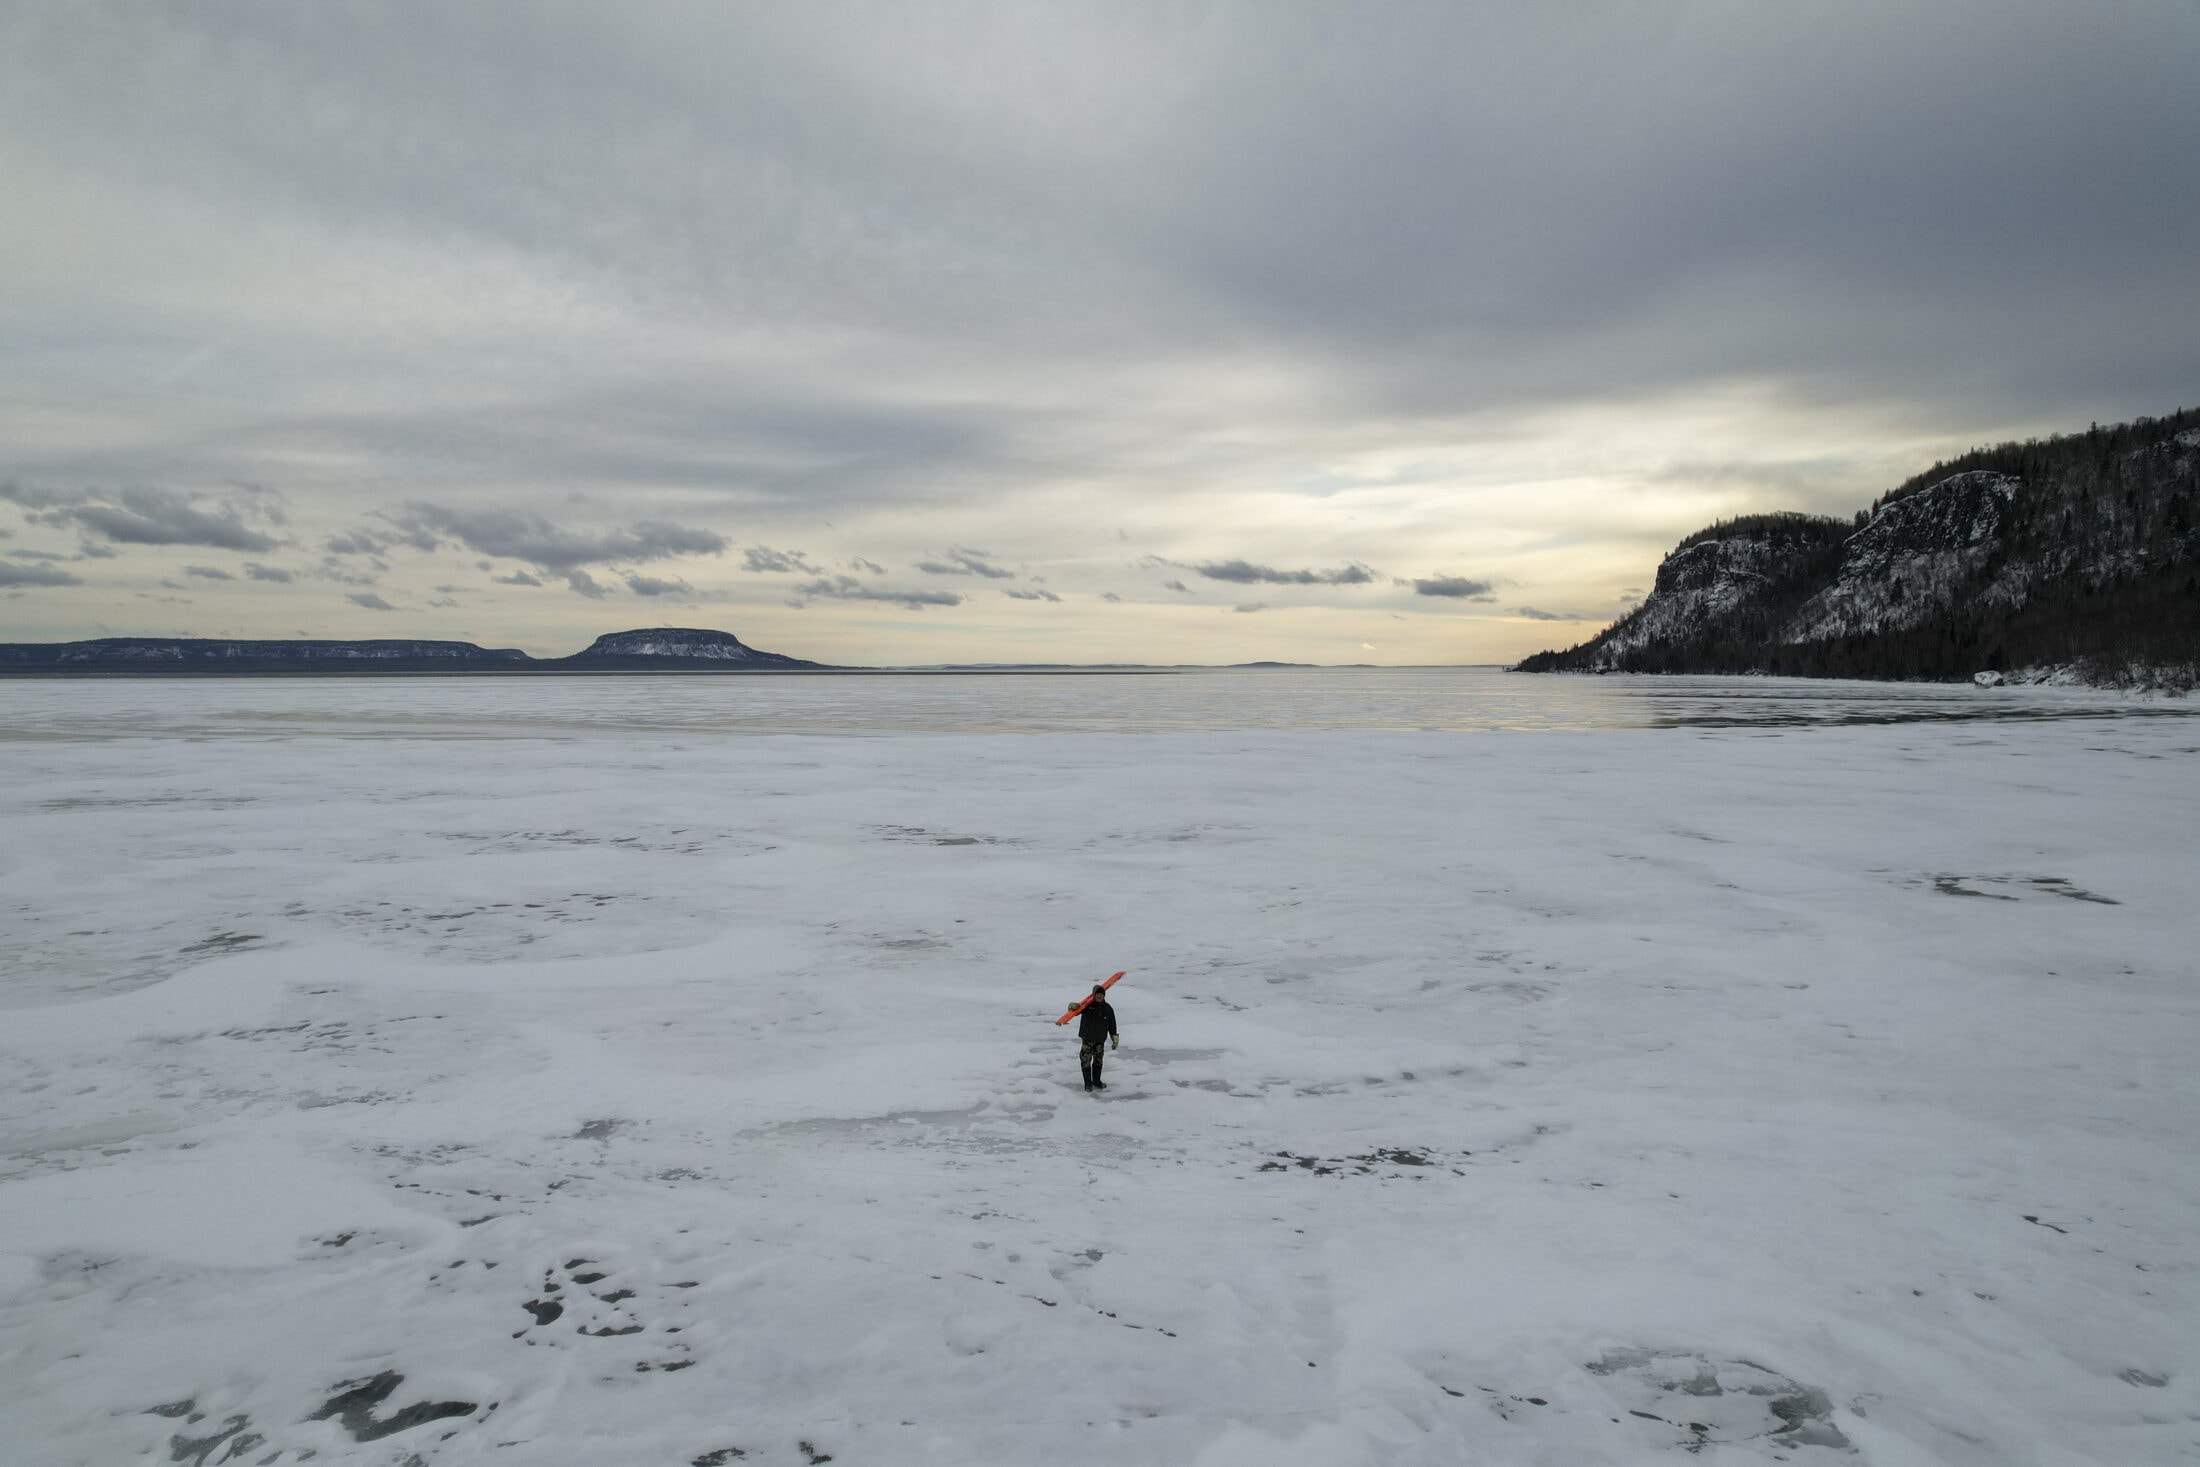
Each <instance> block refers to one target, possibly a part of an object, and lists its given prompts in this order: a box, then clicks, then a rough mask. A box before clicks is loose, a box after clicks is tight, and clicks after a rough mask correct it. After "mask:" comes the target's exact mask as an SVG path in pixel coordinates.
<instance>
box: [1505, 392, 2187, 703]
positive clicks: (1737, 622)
mask: <svg viewBox="0 0 2200 1467" xmlns="http://www.w3.org/2000/svg"><path fill="white" fill-rule="evenodd" d="M1520 670H1522V671H1525V672H1710V673H1736V672H1762V673H1780V674H1789V675H1794V676H1805V677H1865V678H1903V679H1909V678H1926V679H1956V678H1967V677H1970V676H1972V675H1973V674H1975V673H1978V672H1982V671H1993V672H2008V673H2028V674H2031V675H2035V676H2039V675H2046V674H2047V673H2049V672H2056V673H2061V674H2064V675H2069V676H2075V677H2078V678H2082V679H2084V680H2086V681H2091V682H2101V683H2117V684H2142V685H2169V686H2177V687H2190V686H2191V685H2192V684H2193V682H2194V680H2195V677H2196V675H2200V410H2193V411H2187V412H2181V413H2176V414H2173V415H2171V416H2169V417H2166V418H2141V419H2138V420H2136V421H2134V422H2130V423H2124V424H2119V425H2117V426H2115V427H2108V428H2103V427H2094V428H2092V429H2090V430H2089V431H2087V432H2085V433H2082V434H2073V435H2070V436H2067V437H2065V436H2056V437H2053V438H2048V439H2034V440H2030V441H2027V442H2024V443H2005V444H2001V445H1999V446H1997V447H1993V448H1981V449H1976V450H1974V451H1972V452H1970V453H1967V454H1964V455H1963V456H1962V457H1960V458H1957V459H1954V460H1952V461H1949V462H1946V463H1939V464H1935V465H1934V466H1933V467H1932V468H1931V469H1929V470H1927V471H1926V472H1925V473H1922V474H1919V475H1918V476H1916V477H1915V478H1913V479H1911V480H1910V481H1909V482H1907V483H1905V484H1903V485H1901V486H1899V487H1898V488H1896V489H1894V490H1893V491H1892V492H1890V493H1888V494H1887V495H1886V496H1884V497H1883V498H1881V499H1880V500H1879V501H1877V502H1876V503H1875V504H1873V505H1872V507H1871V508H1870V509H1869V510H1867V511H1862V512H1860V513H1858V515H1857V516H1856V517H1855V518H1854V519H1853V520H1839V519H1829V518H1823V517H1820V516H1816V515H1802V514H1775V515H1755V516H1750V517H1748V518H1745V519H1738V520H1732V521H1728V522H1725V523H1722V524H1718V525H1713V526H1711V527H1710V528H1708V529H1705V530H1700V531H1698V532H1697V533H1695V534H1693V535H1690V536H1689V537H1688V538H1687V539H1685V540H1683V541H1681V543H1680V544H1679V545H1678V546H1676V547H1675V548H1674V549H1673V551H1672V553H1671V554H1669V555H1668V556H1666V558H1665V560H1664V562H1663V563H1662V564H1661V565H1660V566H1659V567H1658V573H1657V582H1656V585H1655V588H1654V589H1653V590H1652V592H1651V594H1650V595H1649V597H1648V598H1646V599H1645V600H1644V602H1643V604H1642V605H1640V606H1638V607H1637V608H1635V610H1633V611H1631V612H1629V613H1628V614H1627V615H1626V616H1624V617H1622V618H1621V619H1620V620H1619V621H1617V622H1615V623H1613V624H1612V625H1611V626H1609V627H1607V628H1605V629H1604V630H1603V631H1602V632H1600V633H1598V634H1597V635H1596V636H1595V637H1592V638H1591V639H1590V640H1588V641H1586V642H1583V643H1582V644H1581V645H1579V646H1577V647H1572V648H1569V649H1567V650H1566V651H1563V652H1539V653H1537V654H1536V655H1535V656H1533V657H1530V658H1528V659H1527V660H1526V661H1525V662H1523V663H1521V664H1520Z"/></svg>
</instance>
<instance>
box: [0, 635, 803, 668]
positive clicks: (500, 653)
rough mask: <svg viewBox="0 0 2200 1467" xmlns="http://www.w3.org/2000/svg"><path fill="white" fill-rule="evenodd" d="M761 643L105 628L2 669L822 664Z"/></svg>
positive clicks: (33, 651)
mask: <svg viewBox="0 0 2200 1467" xmlns="http://www.w3.org/2000/svg"><path fill="white" fill-rule="evenodd" d="M825 666H826V664H824V663H820V662H805V661H803V660H802V659H801V658H799V657H787V656H783V655H782V654H780V653H777V652H760V651H758V650H757V649H756V648H754V647H751V646H748V645H747V644H746V643H744V642H743V641H742V640H741V639H740V638H739V637H736V636H734V635H733V634H732V633H731V632H718V631H708V630H704V629H701V628H696V627H649V628H645V629H642V630H638V631H630V632H612V633H609V634H608V635H605V636H601V637H598V638H597V639H596V640H595V641H594V642H592V643H590V644H589V646H588V647H586V648H585V649H583V650H582V651H580V652H577V653H575V654H574V655H572V656H571V657H552V658H536V657H530V656H528V655H527V654H526V653H525V652H522V651H520V650H519V649H518V648H516V647H499V648H488V647H479V646H476V645H475V644H474V643H472V642H430V641H406V640H373V641H312V640H307V639H304V638H301V639H299V640H297V641H288V642H286V641H273V640H261V639H230V638H205V637H99V638H95V639H93V640H90V641H84V642H14V643H0V675H4V674H13V675H26V674H27V675H42V676H47V677H53V676H63V677H68V676H83V677H194V676H196V677H236V676H262V675H275V676H280V675H283V674H311V675H314V676H322V675H327V674H332V673H333V674H368V675H373V674H382V675H387V674H392V673H484V672H486V673H560V672H718V673H725V672H774V671H780V672H784V671H801V670H805V669H823V668H824V667H825Z"/></svg>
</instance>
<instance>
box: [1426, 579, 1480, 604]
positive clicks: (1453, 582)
mask: <svg viewBox="0 0 2200 1467" xmlns="http://www.w3.org/2000/svg"><path fill="white" fill-rule="evenodd" d="M1492 584H1493V583H1492V582H1489V581H1478V580H1475V579H1473V578H1472V577H1470V576H1430V577H1428V578H1427V579H1426V580H1417V581H1415V582H1414V583H1413V594H1414V595H1416V596H1450V597H1453V598H1456V599H1472V600H1480V599H1482V598H1483V597H1486V596H1488V595H1489V594H1490V588H1491V586H1492Z"/></svg>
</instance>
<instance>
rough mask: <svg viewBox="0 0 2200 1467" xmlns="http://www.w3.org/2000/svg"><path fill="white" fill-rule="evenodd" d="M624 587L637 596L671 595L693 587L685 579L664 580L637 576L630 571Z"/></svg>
mask: <svg viewBox="0 0 2200 1467" xmlns="http://www.w3.org/2000/svg"><path fill="white" fill-rule="evenodd" d="M626 588H627V589H628V590H629V591H632V592H633V593H634V594H635V595H637V596H671V595H675V594H678V593H680V592H685V591H691V590H693V589H694V588H693V587H692V586H690V585H688V583H687V582H686V581H665V580H659V579H658V578H656V577H655V576H638V575H634V574H632V573H631V572H630V573H629V574H628V575H627V578H626Z"/></svg>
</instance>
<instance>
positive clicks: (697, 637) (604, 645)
mask: <svg viewBox="0 0 2200 1467" xmlns="http://www.w3.org/2000/svg"><path fill="white" fill-rule="evenodd" d="M761 655H766V654H760V653H758V652H757V650H756V649H755V648H753V647H750V646H747V645H746V644H744V643H743V642H742V641H741V639H740V638H739V637H736V636H735V635H733V633H731V632H714V631H708V630H704V629H702V628H698V627H646V628H643V629H642V630H639V631H632V632H611V633H608V634H606V635H604V636H601V637H598V638H597V639H596V640H595V641H593V642H591V643H589V645H588V648H587V650H586V651H584V652H582V653H580V654H579V656H581V657H678V658H684V659H689V660H701V661H711V662H754V661H756V660H757V659H758V657H759V656H761Z"/></svg>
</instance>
